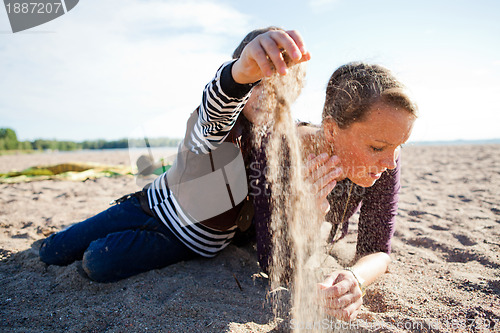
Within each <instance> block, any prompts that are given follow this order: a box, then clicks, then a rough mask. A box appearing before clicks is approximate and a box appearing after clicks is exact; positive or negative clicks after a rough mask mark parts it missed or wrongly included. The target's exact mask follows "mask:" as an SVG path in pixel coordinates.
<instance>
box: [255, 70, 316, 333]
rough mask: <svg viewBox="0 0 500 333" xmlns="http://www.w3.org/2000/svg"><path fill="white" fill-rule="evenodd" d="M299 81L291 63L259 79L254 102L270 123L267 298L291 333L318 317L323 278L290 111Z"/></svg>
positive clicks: (313, 216) (311, 203) (313, 210)
mask: <svg viewBox="0 0 500 333" xmlns="http://www.w3.org/2000/svg"><path fill="white" fill-rule="evenodd" d="M304 77H305V69H304V66H303V65H297V66H294V67H292V68H291V69H290V70H289V73H288V74H287V75H285V76H279V75H275V76H273V77H271V78H268V79H265V80H264V81H263V84H262V87H263V93H262V95H261V98H260V99H259V100H260V104H261V105H260V107H261V108H262V109H263V110H269V112H270V113H271V114H270V117H271V119H272V120H273V121H272V128H271V130H270V131H269V132H270V135H269V137H268V138H267V140H268V143H267V146H266V155H267V164H268V169H267V173H266V177H267V182H268V183H269V185H270V186H271V192H272V197H271V207H272V215H271V224H270V229H271V234H272V242H273V251H272V262H271V270H270V280H271V290H272V291H271V295H272V298H273V299H272V301H273V305H274V310H275V315H276V317H277V318H288V319H289V320H290V328H292V329H294V331H296V332H302V331H304V329H302V327H304V326H307V323H314V322H317V323H319V322H320V321H321V320H322V318H324V313H323V312H322V310H321V306H320V304H319V302H318V298H317V294H316V290H317V283H318V282H320V281H321V279H322V278H323V276H321V274H320V272H319V270H318V269H317V268H318V267H317V265H314V264H311V262H312V261H313V260H312V259H311V258H312V256H313V254H315V253H319V250H320V248H321V242H320V237H319V235H320V227H321V222H322V216H321V215H320V214H319V210H318V209H316V207H315V200H314V199H313V197H312V195H311V192H310V191H309V190H308V186H309V185H308V184H306V183H305V180H304V176H303V169H302V166H303V162H302V160H303V158H302V154H301V149H300V141H299V137H298V134H297V131H296V124H295V122H294V120H293V118H292V116H291V112H290V105H291V104H292V103H293V102H294V100H295V99H296V97H297V95H298V94H299V92H300V89H301V88H302V85H303V80H304ZM260 132H262V131H260ZM255 135H256V136H257V137H258V135H257V133H255ZM287 290H288V291H289V292H287ZM288 296H290V297H291V299H290V300H289V297H288ZM307 332H314V330H310V329H307Z"/></svg>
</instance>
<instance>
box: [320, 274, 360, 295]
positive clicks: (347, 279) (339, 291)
mask: <svg viewBox="0 0 500 333" xmlns="http://www.w3.org/2000/svg"><path fill="white" fill-rule="evenodd" d="M356 283H357V282H356V280H355V279H354V277H351V276H349V275H348V274H345V273H344V272H341V273H340V274H339V275H338V277H337V279H336V280H335V283H334V284H333V285H332V286H331V287H330V288H328V289H327V290H326V291H327V294H326V297H327V298H339V297H341V296H343V295H345V294H346V293H348V292H349V291H350V290H351V288H352V287H353V286H355V285H356Z"/></svg>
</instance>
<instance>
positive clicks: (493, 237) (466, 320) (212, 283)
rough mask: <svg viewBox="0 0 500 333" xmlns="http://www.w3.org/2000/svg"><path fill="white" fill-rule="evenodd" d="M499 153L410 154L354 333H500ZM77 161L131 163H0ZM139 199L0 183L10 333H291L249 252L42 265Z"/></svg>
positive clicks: (95, 188) (0, 267)
mask: <svg viewBox="0 0 500 333" xmlns="http://www.w3.org/2000/svg"><path fill="white" fill-rule="evenodd" d="M499 151H500V145H493V144H492V145H450V146H423V145H422V146H421V145H415V146H412V145H409V146H407V147H405V148H404V149H403V157H402V159H403V171H402V173H403V176H402V184H403V187H402V190H401V196H400V206H399V207H400V208H399V217H398V222H397V223H398V224H397V227H396V233H395V237H394V239H393V243H392V246H393V252H392V258H393V262H392V264H391V266H390V270H389V272H388V273H387V274H385V275H384V276H383V277H382V278H381V279H379V280H378V281H377V282H376V283H374V284H372V285H371V286H369V287H368V289H367V291H366V295H365V297H364V305H363V308H362V309H363V311H362V313H361V314H360V316H359V319H360V320H359V321H358V322H356V323H353V325H352V326H351V327H350V329H348V330H350V331H360V332H469V331H470V332H488V331H500V228H499V227H500V190H499V189H500V154H499ZM70 161H80V162H83V161H85V162H98V163H104V164H116V165H127V164H129V163H130V162H129V155H128V153H127V152H126V151H119V152H113V151H109V152H93V153H92V152H76V153H42V154H29V155H10V156H0V172H6V171H10V170H12V169H17V170H21V169H24V168H27V167H30V166H33V165H44V164H55V163H63V162H70ZM136 190H138V185H137V184H136V182H135V179H134V177H133V176H121V177H111V178H99V179H95V180H87V181H84V182H81V181H80V182H76V181H60V180H57V181H56V180H44V181H37V182H30V183H16V184H0V332H63V331H64V332H148V331H149V332H279V331H284V332H286V331H288V327H287V325H278V326H277V324H276V322H274V321H273V315H272V310H271V306H270V304H269V302H268V300H267V299H268V298H267V294H268V292H269V286H268V281H267V279H266V278H264V277H263V276H262V275H260V274H259V273H260V270H259V266H258V263H257V256H256V251H255V249H254V246H253V245H252V244H249V245H247V246H244V247H236V246H234V245H230V246H229V247H228V248H227V249H225V250H224V251H223V252H222V253H221V254H220V255H219V256H217V257H216V258H214V259H207V260H205V259H197V260H193V261H189V262H181V263H178V264H175V265H172V266H169V267H166V268H163V269H159V270H154V271H150V272H147V273H143V274H140V275H138V276H135V277H132V278H129V279H126V280H122V281H119V282H115V283H108V284H101V283H96V282H92V281H90V280H89V279H88V278H86V277H85V276H84V274H83V273H82V269H81V264H80V263H79V262H76V263H73V264H71V265H69V266H66V267H58V266H47V265H46V264H44V263H42V262H41V261H40V260H39V258H38V254H37V253H38V247H39V243H40V240H42V239H43V238H45V236H46V235H48V234H50V233H51V232H54V231H58V230H61V229H63V228H65V227H67V226H69V225H71V224H72V223H75V222H78V221H81V220H83V219H85V218H88V217H90V216H92V215H94V214H96V213H98V212H100V211H102V210H104V209H106V208H107V207H108V206H109V204H108V203H109V202H110V201H111V200H113V199H116V198H118V197H120V196H122V195H123V194H125V193H128V192H134V191H136ZM351 220H352V221H350V223H352V226H350V234H349V235H348V236H347V237H346V238H345V239H343V240H342V241H341V242H339V243H338V244H337V245H336V246H335V247H334V253H335V254H336V256H337V258H338V261H339V262H340V263H341V264H343V263H346V262H348V260H349V259H350V258H352V256H353V255H354V249H355V243H356V234H355V232H356V229H357V227H356V225H357V222H356V221H355V219H354V218H353V219H351ZM238 283H239V285H240V286H241V288H240V286H239V285H238ZM322 324H323V325H324V326H325V325H326V324H327V323H326V322H324V323H322ZM337 324H338V323H337ZM333 325H335V323H333V322H332V326H333ZM356 325H358V326H356ZM343 326H344V328H349V325H343ZM337 327H339V326H337Z"/></svg>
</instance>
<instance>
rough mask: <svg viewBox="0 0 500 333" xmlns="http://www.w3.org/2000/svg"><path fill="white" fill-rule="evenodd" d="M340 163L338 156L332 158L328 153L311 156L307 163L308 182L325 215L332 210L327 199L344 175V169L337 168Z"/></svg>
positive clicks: (306, 175) (306, 174)
mask: <svg viewBox="0 0 500 333" xmlns="http://www.w3.org/2000/svg"><path fill="white" fill-rule="evenodd" d="M339 162H340V160H339V158H338V157H337V156H332V157H330V156H329V155H328V154H327V153H323V154H320V155H318V156H315V155H313V154H311V155H309V157H308V159H307V162H306V168H305V177H306V180H307V181H308V182H309V183H310V184H312V191H313V194H314V195H315V197H316V203H317V205H318V207H319V209H320V211H321V212H322V213H324V214H326V213H327V212H328V211H329V210H330V204H329V203H328V200H327V199H326V197H327V196H328V194H330V192H331V191H332V190H333V188H334V187H335V185H337V180H338V178H339V177H340V176H341V175H342V168H340V167H337V165H338V164H339Z"/></svg>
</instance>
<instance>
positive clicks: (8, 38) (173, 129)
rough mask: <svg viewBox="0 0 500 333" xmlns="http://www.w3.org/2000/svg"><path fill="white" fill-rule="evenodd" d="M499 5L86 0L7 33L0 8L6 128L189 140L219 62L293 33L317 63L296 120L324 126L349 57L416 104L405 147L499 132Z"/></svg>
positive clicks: (25, 133) (0, 114) (0, 103)
mask: <svg viewBox="0 0 500 333" xmlns="http://www.w3.org/2000/svg"><path fill="white" fill-rule="evenodd" d="M499 17H500V2H498V1H482V0H478V1H460V0H458V1H450V0H442V1H436V0H433V1H396V0H380V1H371V0H365V1H353V0H333V1H332V0H309V1H307V0H302V1H260V0H257V1H230V0H212V1H160V0H148V1H146V0H106V1H97V0H82V1H80V2H79V4H78V5H77V6H76V7H75V8H74V9H73V10H72V11H70V12H68V13H67V14H66V15H64V16H62V17H60V18H58V19H56V20H54V21H51V22H49V23H47V24H44V25H41V26H38V27H35V28H33V29H30V30H27V31H26V32H21V33H16V34H12V33H11V32H10V25H9V23H8V19H7V15H6V12H5V9H0V64H1V65H0V66H1V67H0V68H1V72H0V73H1V75H0V127H11V128H13V129H15V130H16V132H17V134H18V137H19V139H21V140H31V139H35V138H40V137H41V138H57V139H70V140H84V139H97V138H105V139H119V138H124V137H128V136H130V135H133V134H134V133H137V134H138V133H139V132H137V131H136V130H137V129H138V128H139V129H141V130H143V129H144V130H146V131H147V132H148V133H149V134H150V135H156V136H170V137H182V136H183V134H184V130H185V121H186V119H187V117H188V115H189V113H190V112H191V111H192V110H194V109H195V107H196V106H197V105H198V104H199V101H200V97H201V91H202V89H203V86H204V85H205V83H206V82H207V81H208V80H210V79H211V77H212V75H213V74H214V72H215V70H216V69H217V68H218V66H219V65H220V64H221V63H222V62H224V61H226V60H228V59H229V57H230V55H231V53H232V50H233V49H234V48H235V47H236V45H237V44H238V43H239V41H240V40H241V39H242V38H243V36H244V35H245V34H246V33H247V32H248V31H250V30H252V29H254V28H258V27H264V26H268V25H277V26H281V27H283V28H286V29H296V30H298V31H299V32H300V33H301V34H302V35H303V37H304V40H305V41H306V45H307V46H308V48H309V50H310V51H311V53H312V56H313V59H312V60H311V61H310V62H309V64H308V74H307V85H306V88H305V89H304V92H303V94H302V96H301V98H300V99H299V100H298V101H297V103H296V104H295V105H294V109H293V112H294V116H295V117H296V118H297V119H300V120H308V121H313V122H316V123H317V122H319V121H320V117H321V110H322V104H323V98H324V90H325V86H326V83H327V80H328V78H329V76H330V75H331V73H332V72H333V70H334V69H335V68H336V67H338V66H340V65H342V64H344V63H346V62H349V61H354V60H363V61H368V62H375V63H380V64H382V65H385V66H387V67H389V68H390V69H392V70H393V71H394V72H395V73H396V74H397V75H398V76H399V77H400V78H401V79H402V80H403V82H405V83H406V85H407V86H408V87H409V89H410V90H411V91H412V93H413V95H414V96H415V98H416V99H417V102H418V104H419V106H420V115H421V116H420V119H419V121H418V123H417V125H416V128H415V130H414V133H413V136H412V138H411V141H428V140H456V139H466V140H470V139H488V138H499V137H500V130H499V128H500V126H499V123H500V106H499V105H500V104H499V103H498V102H497V98H498V97H499V96H500V80H499V79H498V78H499V77H500V40H499V39H500V37H499V36H500V20H499V19H498V18H499Z"/></svg>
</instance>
